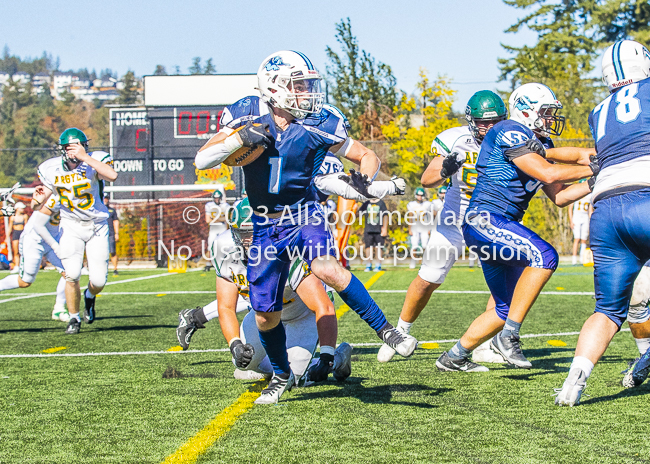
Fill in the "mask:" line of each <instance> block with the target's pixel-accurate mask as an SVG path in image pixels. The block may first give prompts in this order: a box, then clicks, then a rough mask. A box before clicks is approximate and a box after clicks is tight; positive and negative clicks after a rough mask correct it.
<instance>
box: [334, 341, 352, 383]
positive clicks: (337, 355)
mask: <svg viewBox="0 0 650 464" xmlns="http://www.w3.org/2000/svg"><path fill="white" fill-rule="evenodd" d="M350 374H352V347H351V346H350V345H349V344H348V343H345V342H343V343H341V344H340V345H339V346H338V348H336V351H334V366H333V367H332V375H333V376H334V379H336V381H337V382H343V381H344V380H345V379H347V378H348V377H350Z"/></svg>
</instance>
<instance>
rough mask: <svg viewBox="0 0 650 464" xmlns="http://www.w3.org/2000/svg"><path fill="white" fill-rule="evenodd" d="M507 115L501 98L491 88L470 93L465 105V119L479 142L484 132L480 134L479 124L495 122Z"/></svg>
mask: <svg viewBox="0 0 650 464" xmlns="http://www.w3.org/2000/svg"><path fill="white" fill-rule="evenodd" d="M507 117H508V109H507V108H506V104H505V103H503V100H502V99H501V97H500V96H498V95H497V94H496V93H494V92H492V91H491V90H480V91H478V92H476V93H475V94H474V95H472V98H470V99H469V101H468V102H467V106H466V107H465V119H467V122H468V123H469V130H470V132H471V133H472V135H473V136H474V138H475V139H476V140H477V141H478V142H479V143H480V142H482V141H483V137H484V136H485V134H483V135H481V133H480V129H479V127H478V125H479V124H481V123H483V124H496V123H498V122H499V121H503V120H504V119H506V118H507Z"/></svg>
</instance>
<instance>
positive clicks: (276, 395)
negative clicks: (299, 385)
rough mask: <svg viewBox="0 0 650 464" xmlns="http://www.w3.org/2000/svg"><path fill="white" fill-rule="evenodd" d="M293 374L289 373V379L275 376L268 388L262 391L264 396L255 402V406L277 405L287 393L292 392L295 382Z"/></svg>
mask: <svg viewBox="0 0 650 464" xmlns="http://www.w3.org/2000/svg"><path fill="white" fill-rule="evenodd" d="M295 380H296V379H295V377H294V376H293V372H291V373H289V378H287V379H283V378H282V377H280V376H278V375H276V374H273V378H272V379H271V381H270V382H269V385H268V387H266V388H265V389H264V390H262V394H261V395H260V397H259V398H257V399H256V400H255V404H275V403H277V402H278V400H279V399H280V397H281V396H282V394H283V393H284V392H285V391H290V390H291V387H293V384H294V382H295Z"/></svg>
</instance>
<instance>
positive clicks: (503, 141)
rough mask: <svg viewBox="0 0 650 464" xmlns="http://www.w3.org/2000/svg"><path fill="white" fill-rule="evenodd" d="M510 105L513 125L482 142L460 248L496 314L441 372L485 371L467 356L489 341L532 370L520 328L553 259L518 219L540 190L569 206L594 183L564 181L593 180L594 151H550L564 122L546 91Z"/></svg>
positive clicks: (442, 361) (471, 333)
mask: <svg viewBox="0 0 650 464" xmlns="http://www.w3.org/2000/svg"><path fill="white" fill-rule="evenodd" d="M509 104H510V118H511V119H507V120H505V121H501V122H500V123H498V124H496V125H495V126H494V127H493V128H492V129H490V131H489V132H488V133H487V134H486V135H485V138H484V140H483V143H482V144H481V151H480V152H479V156H478V160H477V162H476V170H477V172H478V176H477V182H476V188H475V189H474V193H473V194H472V198H471V200H470V202H469V206H468V208H467V214H466V215H465V223H464V225H463V236H464V238H465V242H466V243H467V245H468V246H469V247H470V249H472V248H473V249H474V250H475V251H476V252H477V253H478V254H479V258H480V259H481V263H482V268H483V274H484V276H485V280H486V282H487V285H488V287H489V289H490V292H491V293H492V296H493V297H494V300H495V302H496V308H495V309H493V310H489V311H486V312H484V313H483V314H481V315H480V316H479V317H478V318H477V319H475V320H474V322H473V323H472V324H471V325H470V327H469V329H468V330H467V332H465V334H464V335H463V336H462V338H461V339H460V341H459V342H458V343H456V345H455V346H454V347H453V348H452V349H451V350H449V352H448V353H447V352H445V353H443V354H442V355H441V356H440V358H438V361H436V366H437V367H438V368H439V369H440V370H445V371H458V370H461V371H466V372H472V371H473V372H481V371H487V370H488V369H487V368H486V367H484V366H480V365H478V364H474V363H472V362H471V361H470V360H469V355H470V354H471V352H472V350H474V349H475V348H476V347H478V346H479V345H480V344H481V343H483V342H484V341H486V340H488V339H489V338H491V337H494V338H493V339H492V342H491V347H492V348H493V349H494V350H495V351H496V352H498V353H500V354H501V355H502V356H503V358H504V359H505V360H506V361H507V362H508V363H510V364H514V365H515V366H517V367H520V368H525V369H529V368H530V367H531V363H530V362H529V361H528V360H527V359H526V357H525V356H524V355H523V353H522V351H521V346H520V342H519V329H520V327H521V324H522V322H523V320H524V318H525V317H526V314H527V313H528V311H529V310H530V308H531V307H532V306H533V304H534V303H535V300H536V299H537V296H538V295H539V293H540V292H541V290H542V288H544V285H545V284H546V282H547V281H548V280H549V279H550V278H551V276H552V275H553V272H555V269H556V268H557V264H558V254H557V252H556V251H555V248H553V247H552V246H551V245H550V244H549V243H547V242H546V241H544V240H542V238H540V237H539V236H538V235H537V234H535V233H534V232H533V231H531V230H530V229H528V228H526V227H524V226H523V225H522V224H521V223H520V222H519V221H521V219H522V217H523V216H524V213H525V212H526V209H527V208H528V204H529V202H530V200H531V198H532V197H533V196H534V195H535V193H536V192H537V191H538V190H539V188H540V187H541V188H542V189H543V190H544V193H546V195H547V196H548V197H549V198H550V199H551V201H553V202H554V203H555V204H556V205H558V206H561V207H563V206H567V205H569V204H571V203H572V202H574V201H575V200H577V199H579V198H582V197H584V196H585V195H587V194H588V193H589V191H590V184H591V183H587V182H585V183H581V184H574V185H566V184H565V183H564V182H574V181H577V180H580V179H583V178H586V177H589V176H592V175H594V174H595V173H596V172H597V169H598V168H597V166H594V165H593V164H590V154H593V150H590V149H580V148H568V147H565V148H558V149H555V150H552V149H551V148H552V146H553V143H552V141H551V139H550V138H549V136H551V135H559V134H560V133H561V132H562V129H563V128H564V118H563V117H562V116H558V115H557V112H558V111H559V110H560V109H561V108H562V104H561V103H560V102H559V101H558V100H557V99H556V98H555V94H553V92H552V91H551V89H549V88H548V87H546V86H545V85H542V84H525V85H523V86H521V87H519V88H518V89H516V90H515V91H514V92H513V93H512V95H511V96H510V101H509ZM547 150H548V151H547ZM551 160H552V161H560V162H563V163H567V165H560V164H551V163H550V162H549V161H551ZM570 164H573V165H570ZM580 164H581V165H580ZM502 329H503V330H502Z"/></svg>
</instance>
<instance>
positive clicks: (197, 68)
mask: <svg viewBox="0 0 650 464" xmlns="http://www.w3.org/2000/svg"><path fill="white" fill-rule="evenodd" d="M188 71H189V72H190V74H203V68H202V67H201V58H199V57H198V56H197V57H194V59H193V60H192V66H190V68H189V69H188Z"/></svg>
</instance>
